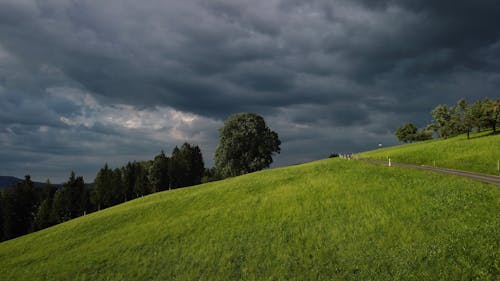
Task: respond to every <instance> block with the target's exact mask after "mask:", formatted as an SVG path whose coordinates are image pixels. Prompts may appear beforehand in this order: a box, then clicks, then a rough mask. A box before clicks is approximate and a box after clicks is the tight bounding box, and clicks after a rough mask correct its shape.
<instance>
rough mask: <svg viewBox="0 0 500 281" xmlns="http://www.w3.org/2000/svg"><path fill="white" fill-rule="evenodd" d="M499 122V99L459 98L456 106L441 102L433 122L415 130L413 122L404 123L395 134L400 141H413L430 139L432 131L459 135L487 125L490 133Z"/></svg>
mask: <svg viewBox="0 0 500 281" xmlns="http://www.w3.org/2000/svg"><path fill="white" fill-rule="evenodd" d="M499 123H500V98H497V99H496V100H490V99H488V98H485V99H483V100H478V101H475V102H474V103H472V104H470V105H469V104H468V103H467V101H466V100H464V99H461V100H459V101H458V102H457V104H456V105H455V106H448V105H446V104H440V105H438V106H436V107H435V108H434V109H433V110H432V123H431V124H430V125H428V126H427V127H426V128H424V129H422V130H420V131H418V132H417V128H416V127H415V125H413V124H412V123H407V124H405V125H404V126H402V127H400V128H398V129H397V130H396V133H395V134H396V137H397V138H398V140H399V141H402V142H414V141H421V140H428V139H431V138H432V135H433V133H432V131H434V132H435V133H436V134H437V135H438V136H439V137H441V138H444V139H446V138H449V137H453V136H456V135H459V134H465V133H466V134H467V138H469V136H470V133H471V132H472V130H473V129H474V128H475V129H477V132H481V129H485V128H490V129H492V131H493V134H496V132H497V126H498V124H499Z"/></svg>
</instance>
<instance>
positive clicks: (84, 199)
mask: <svg viewBox="0 0 500 281" xmlns="http://www.w3.org/2000/svg"><path fill="white" fill-rule="evenodd" d="M204 171H205V167H204V163H203V157H202V154H201V151H200V148H199V147H198V146H194V145H191V144H188V143H184V144H183V145H182V146H181V148H180V149H179V148H178V147H175V148H174V150H173V152H172V156H171V157H167V156H165V153H164V152H163V151H161V153H160V154H159V155H157V156H156V157H155V158H154V159H153V160H151V161H143V162H132V163H131V162H129V163H127V165H126V166H124V167H120V168H115V169H111V168H110V167H109V166H108V164H105V165H104V167H103V168H101V169H100V170H99V172H98V173H97V176H96V178H95V180H94V184H93V187H92V188H87V187H85V182H84V180H83V177H77V176H76V175H75V173H74V172H71V175H70V177H69V179H68V181H67V182H66V183H64V184H63V186H62V187H61V188H57V187H55V186H54V185H51V184H50V182H48V181H47V184H45V186H43V187H35V185H34V184H33V182H32V181H31V179H30V177H29V176H26V177H25V179H24V180H23V181H22V182H20V183H16V184H14V185H13V186H12V187H10V188H6V189H4V190H3V191H2V192H1V193H0V241H2V240H7V239H12V238H15V237H17V236H21V235H24V234H26V233H30V232H33V231H37V230H40V229H44V228H47V227H49V226H52V225H55V224H58V223H62V222H65V221H68V220H70V219H73V218H76V217H79V216H82V215H85V214H87V213H91V212H94V211H96V210H101V209H104V208H107V207H110V206H114V205H117V204H120V203H123V202H126V201H128V200H131V199H134V198H137V197H141V196H144V195H147V194H151V193H154V192H159V191H162V190H167V189H173V188H180V187H185V186H191V185H196V184H199V183H201V180H202V177H203V174H204Z"/></svg>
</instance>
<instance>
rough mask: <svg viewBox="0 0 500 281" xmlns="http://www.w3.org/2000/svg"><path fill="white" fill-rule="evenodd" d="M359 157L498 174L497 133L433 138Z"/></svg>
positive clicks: (499, 138)
mask: <svg viewBox="0 0 500 281" xmlns="http://www.w3.org/2000/svg"><path fill="white" fill-rule="evenodd" d="M357 156H358V157H360V158H370V159H376V160H387V158H388V157H390V158H391V161H394V162H400V163H409V164H418V165H428V166H433V165H434V163H435V164H436V167H442V168H450V169H458V170H465V171H472V172H479V173H485V174H490V175H499V173H498V171H497V161H498V160H500V134H497V135H491V131H489V132H482V133H479V134H478V133H472V134H471V139H467V136H466V135H460V136H457V137H453V138H449V139H446V140H443V139H435V140H429V141H424V142H417V143H411V144H404V145H398V146H392V147H387V148H381V149H377V150H373V151H368V152H363V153H359V154H357Z"/></svg>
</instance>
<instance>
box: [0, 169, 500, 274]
mask: <svg viewBox="0 0 500 281" xmlns="http://www.w3.org/2000/svg"><path fill="white" fill-rule="evenodd" d="M498 214H500V189H499V188H498V187H497V186H494V185H488V184H483V183H480V182H475V181H472V180H468V179H464V178H459V177H453V176H448V175H441V174H437V173H431V172H425V171H416V170H409V169H401V168H396V167H392V168H388V167H382V166H377V165H371V164H368V163H364V162H361V161H348V160H342V159H328V160H322V161H317V162H313V163H308V164H303V165H298V166H292V167H287V168H279V169H273V170H266V171H262V172H258V173H253V174H249V175H246V176H242V177H237V178H232V179H228V180H224V181H220V182H214V183H209V184H205V185H201V186H197V187H192V188H185V189H179V190H174V191H166V192H162V193H157V194H153V195H150V196H147V197H144V198H140V199H137V200H133V201H131V202H128V203H125V204H121V205H119V206H116V207H113V208H110V209H107V210H104V211H101V212H98V213H94V214H90V215H87V216H85V217H81V218H78V219H75V220H72V221H69V222H66V223H63V224H60V225H57V226H55V227H51V228H48V229H45V230H42V231H40V232H37V233H33V234H29V235H26V236H23V237H20V238H17V239H14V240H10V241H6V242H3V243H0V264H1V266H0V279H1V280H495V279H496V278H498V276H499V274H500V253H499V242H500V241H499V240H500V235H499V226H500V217H499V216H498ZM497 280H498V279H497Z"/></svg>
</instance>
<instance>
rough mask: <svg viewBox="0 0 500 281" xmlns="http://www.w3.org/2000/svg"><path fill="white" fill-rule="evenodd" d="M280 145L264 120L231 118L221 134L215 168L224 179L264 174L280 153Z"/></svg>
mask: <svg viewBox="0 0 500 281" xmlns="http://www.w3.org/2000/svg"><path fill="white" fill-rule="evenodd" d="M280 144H281V141H280V140H279V138H278V134H277V133H276V132H274V131H272V130H271V129H270V128H269V127H268V126H267V125H266V122H265V121H264V118H262V117H261V116H259V115H257V114H253V113H238V114H235V115H232V116H231V117H229V119H228V120H226V122H224V126H223V127H222V128H221V129H220V130H219V144H218V146H217V150H216V152H215V165H216V168H217V171H218V173H220V175H221V176H223V177H231V176H238V175H242V174H246V173H251V172H255V171H259V170H262V169H264V168H267V167H269V165H270V164H271V163H272V162H273V158H272V156H273V154H274V153H280Z"/></svg>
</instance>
